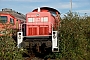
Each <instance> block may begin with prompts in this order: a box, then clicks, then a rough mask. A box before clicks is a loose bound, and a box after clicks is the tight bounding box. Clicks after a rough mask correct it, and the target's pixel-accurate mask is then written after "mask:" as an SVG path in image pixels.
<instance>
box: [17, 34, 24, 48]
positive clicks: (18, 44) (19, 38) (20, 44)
mask: <svg viewBox="0 0 90 60" xmlns="http://www.w3.org/2000/svg"><path fill="white" fill-rule="evenodd" d="M22 42H23V32H17V47H18V48H21V47H22Z"/></svg>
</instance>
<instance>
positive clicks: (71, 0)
mask: <svg viewBox="0 0 90 60" xmlns="http://www.w3.org/2000/svg"><path fill="white" fill-rule="evenodd" d="M70 3H71V4H70V5H71V10H70V11H71V12H72V0H70Z"/></svg>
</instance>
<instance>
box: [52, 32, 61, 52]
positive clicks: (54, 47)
mask: <svg viewBox="0 0 90 60" xmlns="http://www.w3.org/2000/svg"><path fill="white" fill-rule="evenodd" d="M52 52H59V43H58V34H57V31H52Z"/></svg>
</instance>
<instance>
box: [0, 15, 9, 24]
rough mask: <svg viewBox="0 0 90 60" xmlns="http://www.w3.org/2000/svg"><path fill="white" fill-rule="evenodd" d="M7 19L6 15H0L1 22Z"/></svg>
mask: <svg viewBox="0 0 90 60" xmlns="http://www.w3.org/2000/svg"><path fill="white" fill-rule="evenodd" d="M7 20H8V18H7V16H0V22H1V23H6V22H7Z"/></svg>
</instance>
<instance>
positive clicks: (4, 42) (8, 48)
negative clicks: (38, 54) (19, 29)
mask: <svg viewBox="0 0 90 60" xmlns="http://www.w3.org/2000/svg"><path fill="white" fill-rule="evenodd" d="M3 26H5V27H4V30H5V32H4V35H3V36H0V60H23V58H22V54H23V52H24V51H23V50H22V49H18V48H17V44H16V42H15V40H13V38H12V36H11V34H12V29H11V28H9V29H8V27H9V25H5V24H4V25H3ZM7 32H8V33H7Z"/></svg>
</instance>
